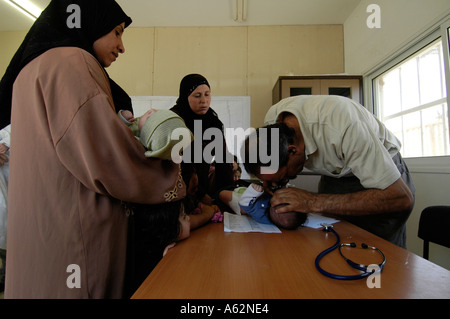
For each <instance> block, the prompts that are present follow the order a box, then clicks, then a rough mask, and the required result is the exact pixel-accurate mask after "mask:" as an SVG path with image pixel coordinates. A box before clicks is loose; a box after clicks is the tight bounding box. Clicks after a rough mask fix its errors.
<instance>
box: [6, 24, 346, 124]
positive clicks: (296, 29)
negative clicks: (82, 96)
mask: <svg viewBox="0 0 450 319" xmlns="http://www.w3.org/2000/svg"><path fill="white" fill-rule="evenodd" d="M25 34H26V32H0V39H1V43H2V52H1V53H0V71H1V72H2V74H3V73H4V71H5V69H6V66H7V65H8V63H9V61H10V59H11V57H12V55H13V54H14V52H15V50H16V49H17V47H18V46H19V44H20V43H21V41H22V39H23V37H24V36H25ZM124 44H125V50H126V52H125V54H123V55H122V56H120V58H119V59H118V60H117V62H115V63H114V64H113V65H112V66H111V67H110V68H108V69H107V71H108V73H109V74H110V76H111V77H112V78H113V79H114V80H115V81H116V82H117V83H119V84H120V85H121V86H122V87H123V88H124V89H125V90H126V91H127V92H128V93H129V94H130V95H155V96H158V95H169V96H174V95H175V96H176V95H178V90H179V83H180V81H181V79H182V78H183V76H184V75H186V74H189V73H200V74H203V75H204V76H205V77H206V78H207V79H208V81H209V82H210V84H211V87H212V93H213V94H214V95H217V96H247V95H248V96H250V97H251V125H252V126H253V127H258V126H261V125H262V124H263V119H264V115H265V113H266V111H267V109H268V108H269V107H270V106H271V102H272V88H273V86H274V85H275V82H276V80H277V78H278V76H280V75H286V74H295V75H302V74H329V73H342V72H344V35H343V26H342V25H325V26H268V27H264V26H262V27H183V28H181V27H180V28H176V27H158V28H129V29H127V30H126V32H125V34H124Z"/></svg>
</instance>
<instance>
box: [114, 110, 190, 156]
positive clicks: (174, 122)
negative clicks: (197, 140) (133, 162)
mask: <svg viewBox="0 0 450 319" xmlns="http://www.w3.org/2000/svg"><path fill="white" fill-rule="evenodd" d="M118 115H119V117H120V119H121V120H122V121H123V122H124V123H125V124H126V125H127V126H128V127H129V128H130V129H131V130H132V132H133V134H134V136H136V138H138V139H139V141H140V142H141V143H142V145H144V146H145V148H146V149H147V151H146V152H145V156H147V157H155V158H160V159H164V160H172V161H174V162H176V163H180V161H181V155H180V153H181V151H182V150H183V149H184V148H186V147H188V146H189V145H190V143H191V142H192V140H193V136H192V133H191V131H190V130H189V129H188V128H187V127H186V125H185V123H184V121H183V119H182V118H181V117H179V116H178V115H177V114H176V113H174V112H172V111H170V110H156V109H150V110H148V111H147V112H145V113H144V114H143V115H142V116H140V117H137V118H135V117H134V115H133V113H132V112H130V111H128V110H125V111H119V112H118Z"/></svg>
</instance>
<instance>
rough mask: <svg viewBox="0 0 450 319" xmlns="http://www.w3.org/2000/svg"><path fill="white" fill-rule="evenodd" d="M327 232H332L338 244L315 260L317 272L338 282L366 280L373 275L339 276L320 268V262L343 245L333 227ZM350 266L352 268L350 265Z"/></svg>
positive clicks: (368, 273)
mask: <svg viewBox="0 0 450 319" xmlns="http://www.w3.org/2000/svg"><path fill="white" fill-rule="evenodd" d="M326 231H327V232H332V233H333V234H334V235H336V243H335V244H334V245H333V246H331V247H330V248H327V249H325V250H324V251H322V252H321V253H320V254H319V255H317V257H316V260H315V265H316V268H317V270H318V271H319V272H320V273H321V274H322V275H324V276H327V277H329V278H333V279H338V280H357V279H362V278H366V277H368V276H370V275H371V274H373V271H371V272H367V271H365V272H363V273H361V274H358V275H348V276H346V275H337V274H332V273H330V272H328V271H326V270H324V269H323V268H322V267H321V266H320V260H321V259H322V258H323V257H324V256H325V255H327V254H328V253H330V252H332V251H333V250H335V249H337V248H338V247H339V246H340V243H341V238H340V237H339V235H338V233H337V232H336V231H335V230H334V229H333V228H331V227H329V228H327V229H326ZM350 266H352V265H351V264H350ZM352 267H353V268H355V267H354V266H352ZM356 269H358V270H360V271H362V270H361V269H360V268H356Z"/></svg>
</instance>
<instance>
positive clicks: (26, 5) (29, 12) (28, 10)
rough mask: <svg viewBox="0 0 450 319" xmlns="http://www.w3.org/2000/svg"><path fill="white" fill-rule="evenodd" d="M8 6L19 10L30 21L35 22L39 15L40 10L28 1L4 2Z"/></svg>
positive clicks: (10, 0)
mask: <svg viewBox="0 0 450 319" xmlns="http://www.w3.org/2000/svg"><path fill="white" fill-rule="evenodd" d="M5 2H7V3H8V4H10V5H11V6H12V7H14V8H15V9H16V10H19V11H20V12H22V13H23V14H24V15H26V16H27V17H29V18H30V19H32V20H36V19H37V17H39V16H40V15H41V12H42V10H41V9H39V8H38V7H37V6H35V5H34V4H33V3H31V2H30V1H28V0H5Z"/></svg>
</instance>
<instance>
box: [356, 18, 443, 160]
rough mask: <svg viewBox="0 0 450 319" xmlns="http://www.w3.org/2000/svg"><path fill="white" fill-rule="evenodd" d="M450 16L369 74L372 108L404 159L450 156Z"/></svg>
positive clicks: (370, 107)
mask: <svg viewBox="0 0 450 319" xmlns="http://www.w3.org/2000/svg"><path fill="white" fill-rule="evenodd" d="M449 27H450V20H447V21H443V22H440V23H439V24H437V25H436V26H435V27H434V29H432V30H429V31H428V33H426V34H424V35H423V36H422V37H421V38H420V39H417V42H415V43H411V44H410V45H409V46H408V47H405V48H404V49H403V50H402V51H401V53H400V54H399V55H397V56H394V57H392V58H391V59H390V60H389V61H388V62H387V63H386V64H384V65H382V66H380V67H379V68H378V69H377V70H376V71H374V72H373V73H371V74H370V75H369V76H367V77H366V78H365V85H367V86H368V87H369V89H368V91H366V92H367V93H369V96H371V97H372V99H371V100H370V101H368V103H367V104H368V107H369V109H372V110H373V112H374V113H375V115H376V116H377V117H378V118H379V119H380V120H381V121H382V122H383V123H384V124H385V125H386V127H387V128H388V129H389V130H390V131H392V132H393V133H394V134H395V135H396V136H397V138H398V139H399V140H400V141H401V143H402V150H401V152H402V155H403V157H406V158H430V157H442V156H449V155H450V141H449V139H450V132H449V123H450V121H449V103H448V101H449V98H448V93H447V91H448V90H450V69H449V68H450V67H449V37H450V29H449Z"/></svg>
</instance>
